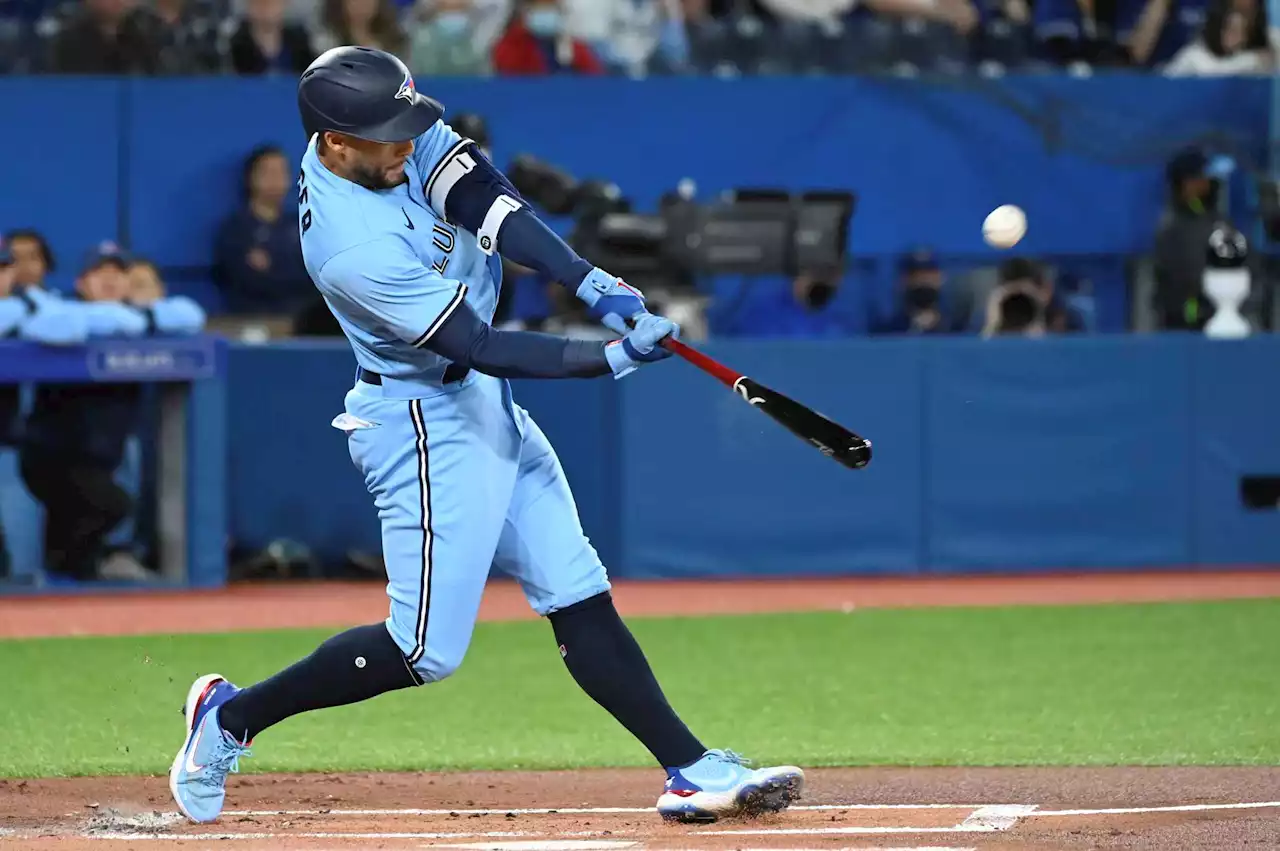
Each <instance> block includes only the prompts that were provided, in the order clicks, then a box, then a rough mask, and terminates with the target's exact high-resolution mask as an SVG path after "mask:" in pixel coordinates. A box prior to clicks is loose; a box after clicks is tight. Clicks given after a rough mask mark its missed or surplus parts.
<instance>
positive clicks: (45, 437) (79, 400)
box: [19, 242, 204, 581]
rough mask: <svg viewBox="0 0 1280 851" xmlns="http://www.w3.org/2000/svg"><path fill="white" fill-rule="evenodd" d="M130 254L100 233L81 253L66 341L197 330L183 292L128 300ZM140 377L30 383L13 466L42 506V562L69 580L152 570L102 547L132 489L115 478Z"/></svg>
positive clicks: (199, 321)
mask: <svg viewBox="0 0 1280 851" xmlns="http://www.w3.org/2000/svg"><path fill="white" fill-rule="evenodd" d="M132 263H133V260H132V258H131V257H130V256H129V254H128V253H127V252H126V251H124V250H123V249H122V248H121V247H120V246H118V245H116V244H115V243H113V242H103V243H100V244H99V245H97V246H96V247H94V248H93V249H92V250H91V251H90V252H89V253H88V255H87V256H86V258H85V262H84V265H83V266H82V268H81V272H80V275H79V277H78V278H77V280H76V298H75V299H68V300H67V301H66V304H65V305H62V306H61V313H60V314H59V315H58V317H57V318H58V324H59V327H60V328H61V329H62V334H63V336H62V339H61V342H62V343H64V344H76V343H83V342H85V341H87V340H88V339H90V338H93V337H141V336H145V335H148V334H152V333H166V334H182V333H196V332H198V331H199V330H200V329H201V328H202V327H203V324H204V314H203V312H202V311H200V309H199V307H198V306H196V305H195V303H194V302H191V301H190V300H189V299H160V300H158V301H156V302H153V303H152V304H146V305H141V304H134V303H133V302H132V301H131V297H132V295H133V292H134V289H133V283H132V281H131V280H130V277H129V270H130V267H131V265H132ZM141 405H142V387H141V385H138V384H105V383H103V384H56V385H55V384H49V385H41V386H39V387H37V388H36V393H35V398H34V400H33V403H32V409H31V413H30V414H29V415H28V417H27V422H26V427H25V429H24V430H23V435H22V440H21V448H20V452H19V470H20V472H21V475H22V479H23V482H24V483H25V484H26V486H27V489H28V490H29V491H30V492H31V495H32V496H34V497H35V498H36V499H37V500H39V501H40V502H41V503H42V504H43V505H44V507H45V566H46V569H47V570H48V571H49V572H51V573H54V574H57V575H59V576H63V577H67V578H72V579H80V580H87V579H111V580H130V581H137V580H146V579H152V578H154V574H153V573H152V572H151V571H149V570H147V568H145V567H144V566H143V565H142V564H141V563H140V562H139V561H138V560H137V559H136V558H135V557H134V556H133V555H132V554H131V553H129V552H127V551H124V550H120V551H117V552H111V553H108V552H107V551H106V548H105V542H106V539H107V536H108V535H109V534H110V533H111V531H112V530H113V529H115V528H116V527H117V526H118V525H119V524H120V523H121V522H122V521H123V520H124V519H125V518H126V517H128V516H129V515H131V514H132V513H133V509H134V504H133V498H132V497H131V496H130V495H129V493H128V492H126V491H125V490H124V489H123V488H121V487H120V486H119V484H117V483H116V481H115V473H116V471H117V470H118V469H119V468H120V465H121V464H122V463H123V461H124V457H125V447H126V444H127V442H128V440H129V438H130V437H131V436H132V435H133V434H134V432H135V431H136V430H137V426H138V420H139V418H140V415H141Z"/></svg>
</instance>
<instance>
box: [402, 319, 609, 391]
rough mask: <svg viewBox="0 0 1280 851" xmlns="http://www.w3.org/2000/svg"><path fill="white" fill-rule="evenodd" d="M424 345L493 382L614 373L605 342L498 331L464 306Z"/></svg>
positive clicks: (584, 376)
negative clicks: (606, 355)
mask: <svg viewBox="0 0 1280 851" xmlns="http://www.w3.org/2000/svg"><path fill="white" fill-rule="evenodd" d="M423 345H424V347H425V348H428V349H430V350H431V351H433V352H435V353H436V354H438V355H441V356H443V357H446V358H448V359H449V360H451V361H453V362H454V363H456V364H458V365H459V366H465V367H469V368H471V369H474V370H476V371H478V372H483V373H484V374H485V375H492V376H495V377H497V378H596V377H598V376H601V375H608V374H610V373H611V372H612V371H613V370H612V369H611V368H610V366H609V361H608V359H607V358H606V357H605V353H604V343H600V342H597V341H594V340H572V339H570V338H568V337H560V336H556V335H554V334H539V333H536V332H533V331H499V330H498V329H496V328H494V327H492V326H490V325H489V324H488V323H487V322H485V321H484V320H483V319H481V318H480V317H479V316H477V315H476V312H475V311H474V310H472V309H471V306H470V305H468V304H467V303H466V302H462V303H461V304H459V305H458V307H457V309H455V310H454V311H453V313H452V314H451V315H450V316H449V318H448V319H446V320H445V321H444V323H443V324H442V325H441V326H440V327H439V328H437V329H436V331H435V333H434V334H432V335H431V338H430V339H429V340H427V342H426V343H424V344H423Z"/></svg>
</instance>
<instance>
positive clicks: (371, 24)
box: [315, 0, 407, 56]
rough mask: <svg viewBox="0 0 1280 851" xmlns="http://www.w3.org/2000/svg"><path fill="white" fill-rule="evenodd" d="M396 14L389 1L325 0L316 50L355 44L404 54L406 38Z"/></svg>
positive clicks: (392, 4)
mask: <svg viewBox="0 0 1280 851" xmlns="http://www.w3.org/2000/svg"><path fill="white" fill-rule="evenodd" d="M396 15H397V13H396V7H395V4H394V3H392V2H391V0H324V5H323V7H322V9H321V12H320V23H321V29H320V32H319V33H318V34H317V36H316V40H315V48H316V52H317V53H324V52H325V51H326V50H329V49H330V48H333V47H340V46H341V45H344V44H358V45H360V46H362V47H376V48H377V49H379V50H385V51H387V52H388V53H394V54H395V55H397V56H401V55H404V54H405V53H406V50H405V48H406V46H407V39H406V38H405V34H404V30H402V29H401V28H400V22H399V20H398V19H397V16H396Z"/></svg>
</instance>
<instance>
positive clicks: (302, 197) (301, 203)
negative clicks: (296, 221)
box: [298, 171, 311, 235]
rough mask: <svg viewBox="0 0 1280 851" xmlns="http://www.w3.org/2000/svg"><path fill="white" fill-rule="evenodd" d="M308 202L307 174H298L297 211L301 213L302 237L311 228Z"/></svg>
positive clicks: (302, 172)
mask: <svg viewBox="0 0 1280 851" xmlns="http://www.w3.org/2000/svg"><path fill="white" fill-rule="evenodd" d="M308 200H309V197H308V193H307V173H306V172H305V171H299V172H298V209H299V210H301V211H302V219H301V222H302V233H303V235H305V234H306V232H307V231H308V230H309V229H310V228H311V208H310V207H308V206H307V202H308Z"/></svg>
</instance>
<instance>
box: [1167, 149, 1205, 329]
mask: <svg viewBox="0 0 1280 851" xmlns="http://www.w3.org/2000/svg"><path fill="white" fill-rule="evenodd" d="M1212 166H1213V163H1212V162H1211V160H1210V158H1209V156H1208V154H1207V153H1206V152H1205V151H1204V150H1202V149H1201V148H1198V147H1188V148H1183V149H1182V150H1180V151H1178V153H1176V154H1175V155H1174V156H1173V158H1172V159H1170V160H1169V163H1168V165H1167V166H1166V167H1165V180H1166V185H1167V187H1168V191H1169V201H1168V205H1167V206H1166V207H1165V210H1164V213H1163V214H1162V216H1161V218H1160V223H1159V225H1157V227H1156V238H1155V245H1154V247H1153V249H1152V261H1153V273H1154V276H1155V292H1154V293H1153V304H1152V307H1153V308H1154V310H1155V313H1156V321H1157V323H1158V324H1159V326H1160V327H1162V328H1165V329H1168V330H1184V331H1185V330H1199V329H1201V328H1203V327H1204V324H1205V322H1207V321H1208V320H1209V316H1210V313H1211V311H1212V307H1211V306H1210V304H1209V302H1208V300H1207V299H1205V298H1204V296H1203V293H1202V290H1201V281H1202V279H1203V277H1204V264H1205V246H1206V245H1208V244H1209V234H1211V233H1212V232H1213V229H1214V226H1215V224H1216V223H1217V221H1218V220H1219V218H1220V215H1219V211H1218V196H1219V193H1220V190H1221V182H1220V179H1219V175H1218V174H1216V173H1215V172H1216V171H1217V170H1216V169H1214V168H1213V167H1212Z"/></svg>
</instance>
